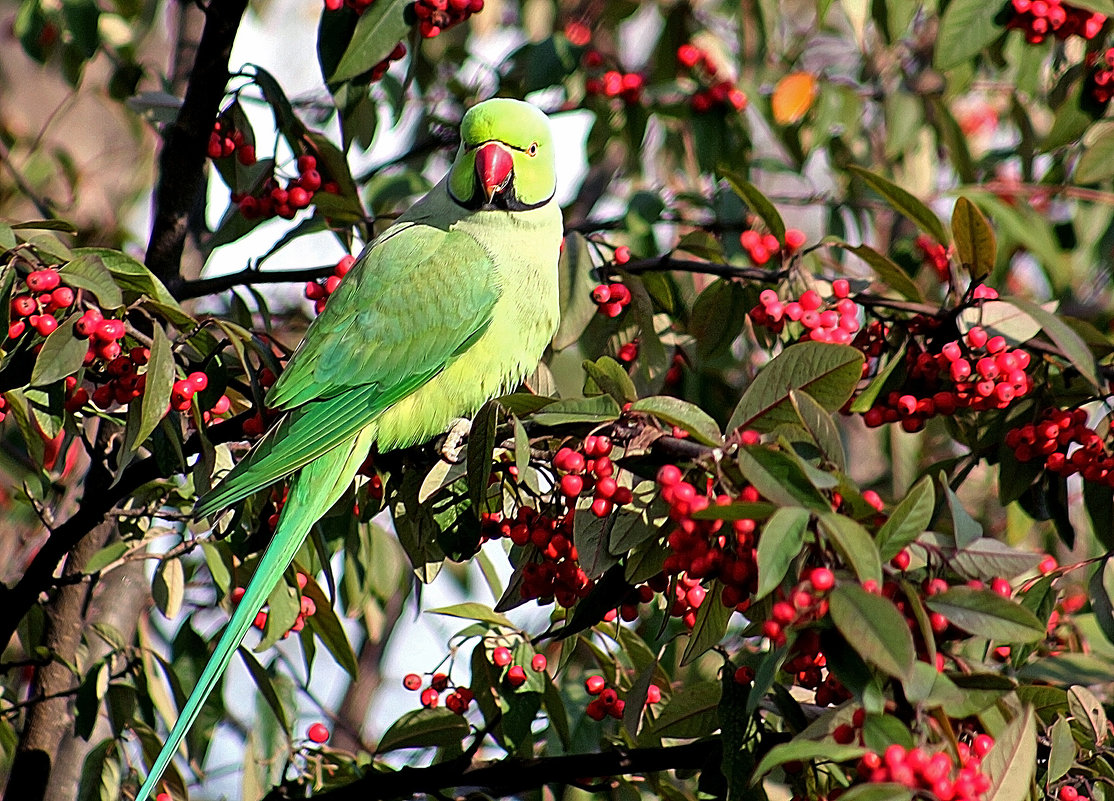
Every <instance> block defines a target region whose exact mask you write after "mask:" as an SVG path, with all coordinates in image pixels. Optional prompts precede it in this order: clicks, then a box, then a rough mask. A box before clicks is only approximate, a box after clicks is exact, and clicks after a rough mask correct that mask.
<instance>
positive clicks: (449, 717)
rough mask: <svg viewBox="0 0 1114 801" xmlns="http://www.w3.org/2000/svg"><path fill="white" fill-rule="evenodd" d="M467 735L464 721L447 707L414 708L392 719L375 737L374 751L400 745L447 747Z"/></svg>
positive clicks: (393, 748)
mask: <svg viewBox="0 0 1114 801" xmlns="http://www.w3.org/2000/svg"><path fill="white" fill-rule="evenodd" d="M467 736H468V721H466V720H465V719H464V718H463V717H461V716H460V715H458V714H456V713H455V712H451V711H450V710H448V709H416V710H414V711H413V712H407V713H406V714H404V715H403V716H402V717H400V718H399V719H398V720H396V721H395V722H394V723H393V724H392V725H391V727H390V728H389V729H387V731H386V732H385V733H384V734H383V737H382V738H381V739H380V740H379V747H378V748H377V749H376V751H377V752H378V753H384V752H386V751H397V750H399V749H401V748H436V747H442V748H448V747H452V746H459V745H460V741H461V740H463V739H464V738H465V737H467Z"/></svg>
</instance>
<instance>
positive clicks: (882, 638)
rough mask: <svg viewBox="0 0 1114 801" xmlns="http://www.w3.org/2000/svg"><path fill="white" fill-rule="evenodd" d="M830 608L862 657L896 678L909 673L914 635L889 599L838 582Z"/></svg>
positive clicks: (833, 619) (915, 654)
mask: <svg viewBox="0 0 1114 801" xmlns="http://www.w3.org/2000/svg"><path fill="white" fill-rule="evenodd" d="M829 609H830V610H831V615H832V622H833V623H835V627H836V628H837V629H839V631H840V633H841V634H842V635H843V638H844V639H845V640H847V642H848V644H849V645H850V646H851V647H852V648H854V649H855V650H856V651H857V652H858V653H859V655H860V656H861V657H862V658H863V659H865V660H866V661H867V662H869V663H871V664H872V665H874V666H875V667H877V668H878V669H879V670H881V671H883V672H884V673H888V674H889V675H891V676H893V677H895V678H897V679H903V680H904V679H907V678H909V677H910V676H911V675H912V673H913V664H914V663H915V662H916V661H917V651H916V646H915V645H914V644H913V635H912V634H911V633H910V632H909V627H908V626H907V625H905V618H904V617H902V615H901V613H900V612H899V611H897V607H895V606H894V605H893V603H892V602H890V601H889V600H888V599H886V598H883V597H882V596H881V595H874V594H872V593H869V592H867V591H866V590H864V589H863V588H862V587H860V586H858V585H857V584H841V585H840V586H838V587H836V588H835V589H834V590H833V591H832V594H831V596H830V598H829Z"/></svg>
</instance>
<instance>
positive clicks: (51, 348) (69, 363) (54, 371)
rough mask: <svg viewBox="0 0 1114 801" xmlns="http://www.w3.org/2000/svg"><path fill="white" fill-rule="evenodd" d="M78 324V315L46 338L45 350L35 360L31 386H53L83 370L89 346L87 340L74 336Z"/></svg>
mask: <svg viewBox="0 0 1114 801" xmlns="http://www.w3.org/2000/svg"><path fill="white" fill-rule="evenodd" d="M76 323H77V315H74V316H72V317H70V318H69V319H68V320H66V321H65V322H63V323H62V324H61V325H59V326H58V327H57V328H56V329H54V332H53V333H51V334H50V336H48V337H47V338H46V341H45V342H44V343H43V349H42V350H41V351H39V356H38V358H37V359H35V368H34V370H32V372H31V386H33V387H41V386H46V385H47V384H53V383H54V382H55V381H61V380H62V379H63V378H65V377H66V376H70V375H74V374H75V373H76V372H77V371H78V370H80V369H81V364H82V362H83V361H84V359H85V354H86V353H87V352H88V350H89V345H88V343H87V342H86V341H85V340H83V339H78V338H77V337H75V336H74V325H75V324H76Z"/></svg>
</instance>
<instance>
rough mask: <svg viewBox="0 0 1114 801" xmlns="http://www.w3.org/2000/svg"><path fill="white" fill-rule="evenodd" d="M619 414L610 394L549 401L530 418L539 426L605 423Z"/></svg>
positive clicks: (617, 406) (617, 405)
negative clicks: (554, 401)
mask: <svg viewBox="0 0 1114 801" xmlns="http://www.w3.org/2000/svg"><path fill="white" fill-rule="evenodd" d="M619 414H620V409H619V404H617V403H616V402H615V399H614V398H612V397H611V396H610V395H596V396H595V397H593V398H570V399H568V400H559V401H557V402H556V403H550V404H548V405H547V406H545V407H543V408H542V409H541V411H538V412H535V413H534V414H533V415H531V417H530V419H531V420H533V421H534V422H535V423H537V424H538V425H541V426H562V425H568V424H570V423H606V422H609V421H611V420H614V419H615V418H616V417H618V416H619Z"/></svg>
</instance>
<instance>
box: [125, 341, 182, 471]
mask: <svg viewBox="0 0 1114 801" xmlns="http://www.w3.org/2000/svg"><path fill="white" fill-rule="evenodd" d="M146 375H147V379H146V384H145V387H144V390H143V395H141V396H140V398H139V402H138V403H136V402H135V401H132V404H131V408H129V409H128V411H129V415H128V427H127V429H126V430H125V432H124V455H123V456H122V457H121V459H122V461H124V462H127V461H129V460H130V458H131V456H133V455H134V454H135V452H136V451H137V450H139V447H140V446H141V445H142V444H143V443H144V442H146V441H147V438H148V437H149V436H151V434H152V433H153V432H154V430H155V429H156V428H157V427H158V425H159V421H160V420H162V419H163V417H165V416H166V410H167V407H168V406H169V405H170V393H171V391H172V390H173V388H174V350H173V346H172V345H171V344H170V340H169V339H167V336H166V333H165V332H164V331H163V330H162V328H161V327H159V326H155V327H154V328H153V329H152V331H151V356H150V357H149V358H148V360H147V373H146ZM135 408H138V410H139V414H138V417H137V419H135V420H133V416H132V414H131V412H132V410H133V409H135Z"/></svg>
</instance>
